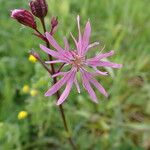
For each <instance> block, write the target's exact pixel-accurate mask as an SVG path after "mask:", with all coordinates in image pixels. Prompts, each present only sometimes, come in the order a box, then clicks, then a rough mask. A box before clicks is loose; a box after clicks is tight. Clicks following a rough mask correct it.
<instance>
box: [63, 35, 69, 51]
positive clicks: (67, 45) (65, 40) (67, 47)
mask: <svg viewBox="0 0 150 150" xmlns="http://www.w3.org/2000/svg"><path fill="white" fill-rule="evenodd" d="M64 43H65V50H67V51H69V49H70V46H69V43H68V40H67V38H66V37H64Z"/></svg>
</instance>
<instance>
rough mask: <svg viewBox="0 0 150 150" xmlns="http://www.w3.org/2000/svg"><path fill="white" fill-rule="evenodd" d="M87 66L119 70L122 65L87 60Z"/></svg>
mask: <svg viewBox="0 0 150 150" xmlns="http://www.w3.org/2000/svg"><path fill="white" fill-rule="evenodd" d="M86 63H87V65H89V66H92V67H98V66H99V67H112V68H121V67H122V64H116V63H112V62H105V61H91V60H90V61H88V60H87V62H86Z"/></svg>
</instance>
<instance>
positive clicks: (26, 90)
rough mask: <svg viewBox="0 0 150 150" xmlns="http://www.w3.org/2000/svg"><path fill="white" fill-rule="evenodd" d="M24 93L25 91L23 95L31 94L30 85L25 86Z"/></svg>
mask: <svg viewBox="0 0 150 150" xmlns="http://www.w3.org/2000/svg"><path fill="white" fill-rule="evenodd" d="M22 91H23V93H29V91H30V88H29V86H28V85H24V86H23V88H22Z"/></svg>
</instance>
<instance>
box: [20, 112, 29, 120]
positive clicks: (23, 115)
mask: <svg viewBox="0 0 150 150" xmlns="http://www.w3.org/2000/svg"><path fill="white" fill-rule="evenodd" d="M27 116H28V112H27V111H20V112H19V113H18V119H19V120H22V119H25V118H26V117H27Z"/></svg>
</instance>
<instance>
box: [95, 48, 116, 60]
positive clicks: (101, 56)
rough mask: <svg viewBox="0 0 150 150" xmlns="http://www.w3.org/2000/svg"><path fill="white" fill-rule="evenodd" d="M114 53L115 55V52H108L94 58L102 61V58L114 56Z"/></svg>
mask: <svg viewBox="0 0 150 150" xmlns="http://www.w3.org/2000/svg"><path fill="white" fill-rule="evenodd" d="M114 53H115V52H114V51H113V50H112V51H110V52H108V53H104V54H98V55H97V56H96V58H97V59H103V58H106V57H110V56H112V55H114Z"/></svg>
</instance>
